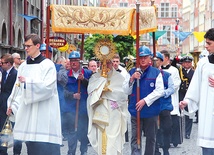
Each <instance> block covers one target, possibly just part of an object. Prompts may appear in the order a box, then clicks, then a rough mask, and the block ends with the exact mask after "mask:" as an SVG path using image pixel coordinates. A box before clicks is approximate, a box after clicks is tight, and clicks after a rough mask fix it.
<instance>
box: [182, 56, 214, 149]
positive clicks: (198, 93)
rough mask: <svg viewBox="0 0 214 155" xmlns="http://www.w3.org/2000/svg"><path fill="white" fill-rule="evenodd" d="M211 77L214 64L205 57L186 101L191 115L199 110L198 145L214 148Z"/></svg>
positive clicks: (197, 70) (213, 102)
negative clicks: (209, 79)
mask: <svg viewBox="0 0 214 155" xmlns="http://www.w3.org/2000/svg"><path fill="white" fill-rule="evenodd" d="M209 76H213V77H214V64H211V63H209V60H208V58H207V57H204V58H202V59H200V60H199V62H198V64H197V68H196V70H195V72H194V75H193V77H192V80H191V83H190V85H189V88H188V90H187V93H186V96H185V98H184V101H187V102H188V110H189V113H193V112H195V111H196V110H197V109H199V114H198V116H199V121H198V145H199V146H201V147H206V148H214V88H213V87H210V86H209V82H208V77H209ZM198 107H199V108H198Z"/></svg>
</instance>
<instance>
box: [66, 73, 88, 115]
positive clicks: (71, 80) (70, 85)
mask: <svg viewBox="0 0 214 155" xmlns="http://www.w3.org/2000/svg"><path fill="white" fill-rule="evenodd" d="M82 73H83V75H84V78H85V79H84V80H83V81H81V84H80V93H81V98H80V101H79V114H83V115H87V105H86V104H87V102H86V101H87V97H88V93H87V86H88V79H89V78H90V77H91V74H92V71H90V70H88V69H82ZM67 76H68V82H67V85H66V86H65V90H64V91H65V92H64V95H65V101H66V105H65V108H63V109H66V111H64V112H72V113H74V114H75V113H76V103H77V100H76V99H74V98H73V94H75V93H77V92H78V79H76V78H75V77H74V76H73V73H72V70H70V71H69V72H68V73H67Z"/></svg>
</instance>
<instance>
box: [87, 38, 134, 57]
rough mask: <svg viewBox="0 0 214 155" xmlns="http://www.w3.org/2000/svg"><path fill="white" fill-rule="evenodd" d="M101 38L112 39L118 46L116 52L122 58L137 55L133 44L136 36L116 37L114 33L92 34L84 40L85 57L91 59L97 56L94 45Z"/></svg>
mask: <svg viewBox="0 0 214 155" xmlns="http://www.w3.org/2000/svg"><path fill="white" fill-rule="evenodd" d="M100 39H110V40H111V41H113V42H114V44H115V47H116V52H117V53H118V54H119V55H120V58H121V60H122V59H123V57H125V56H128V55H133V56H135V50H134V46H133V43H134V38H133V37H132V36H119V35H118V36H116V37H114V36H113V35H103V34H93V35H92V36H90V37H88V38H87V39H86V40H85V42H84V50H85V54H84V57H85V58H86V59H87V60H90V59H91V58H92V57H95V54H94V47H95V45H96V43H97V42H98V41H99V40H100Z"/></svg>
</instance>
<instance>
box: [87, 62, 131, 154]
mask: <svg viewBox="0 0 214 155" xmlns="http://www.w3.org/2000/svg"><path fill="white" fill-rule="evenodd" d="M112 65H113V64H112V61H111V60H108V62H107V68H108V69H109V72H108V74H107V77H106V78H105V77H103V76H102V75H101V71H100V72H97V73H95V74H93V75H92V77H91V78H90V79H89V85H88V94H89V96H88V100H87V108H88V114H89V128H88V137H89V141H90V143H91V145H92V147H93V148H94V149H95V151H96V152H97V153H98V154H99V155H101V154H106V155H121V154H122V149H123V144H124V143H125V132H126V130H127V116H128V111H127V100H128V95H127V94H125V93H124V91H123V89H122V88H123V86H124V84H126V83H124V80H125V79H124V77H123V76H122V75H121V74H120V73H119V72H117V71H116V70H115V69H114V68H113V66H112ZM115 79H116V80H115ZM115 118H116V119H115ZM105 137H106V138H105Z"/></svg>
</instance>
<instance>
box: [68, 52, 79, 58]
mask: <svg viewBox="0 0 214 155" xmlns="http://www.w3.org/2000/svg"><path fill="white" fill-rule="evenodd" d="M68 58H69V59H79V58H80V53H79V52H77V51H73V52H71V53H70V54H69V57H68Z"/></svg>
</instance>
